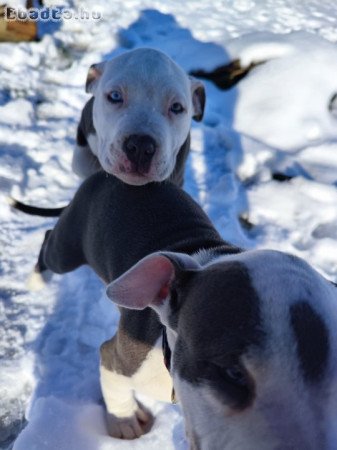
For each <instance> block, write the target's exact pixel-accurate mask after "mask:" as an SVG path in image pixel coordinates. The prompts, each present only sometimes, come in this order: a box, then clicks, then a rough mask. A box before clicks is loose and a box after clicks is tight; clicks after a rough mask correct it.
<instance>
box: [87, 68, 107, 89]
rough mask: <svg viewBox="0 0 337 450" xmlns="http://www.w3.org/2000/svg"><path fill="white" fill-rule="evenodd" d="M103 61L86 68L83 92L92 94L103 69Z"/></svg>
mask: <svg viewBox="0 0 337 450" xmlns="http://www.w3.org/2000/svg"><path fill="white" fill-rule="evenodd" d="M105 64H106V63H105V62H101V63H97V64H92V65H91V66H90V68H89V70H88V75H87V80H86V82H85V92H87V93H90V94H93V93H94V91H95V89H96V86H97V83H98V81H99V79H100V78H101V76H102V73H103V71H104V67H105Z"/></svg>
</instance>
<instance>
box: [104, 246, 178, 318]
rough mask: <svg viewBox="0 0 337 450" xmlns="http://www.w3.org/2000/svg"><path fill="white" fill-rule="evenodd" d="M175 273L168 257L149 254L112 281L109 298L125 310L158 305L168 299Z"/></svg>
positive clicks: (108, 291) (109, 287)
mask: <svg viewBox="0 0 337 450" xmlns="http://www.w3.org/2000/svg"><path fill="white" fill-rule="evenodd" d="M174 273H175V271H174V267H173V264H172V262H171V261H170V260H169V259H168V258H167V257H165V256H163V255H161V254H153V255H149V256H147V257H146V258H144V259H142V260H141V261H139V262H138V263H137V264H136V265H134V266H133V267H131V269H129V270H128V271H127V272H125V273H124V274H123V275H121V276H120V277H119V278H117V279H116V280H115V281H113V282H112V283H111V284H110V285H109V286H108V287H107V296H108V297H109V298H110V299H111V300H112V301H113V302H115V303H117V305H119V306H123V307H125V308H131V309H144V308H146V307H147V306H151V305H158V304H160V303H162V301H163V300H164V299H165V298H166V297H167V296H168V294H169V290H170V284H171V281H172V279H173V278H174Z"/></svg>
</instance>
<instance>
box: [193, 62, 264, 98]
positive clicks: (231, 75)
mask: <svg viewBox="0 0 337 450" xmlns="http://www.w3.org/2000/svg"><path fill="white" fill-rule="evenodd" d="M263 63H264V61H259V62H258V63H256V62H253V63H251V64H249V66H246V67H243V66H241V62H240V60H239V59H235V60H234V61H232V62H230V63H229V64H225V65H223V66H219V67H217V68H216V69H214V70H212V71H211V72H206V71H204V70H193V71H191V72H190V75H193V76H194V77H197V78H202V79H204V80H210V81H212V82H213V83H214V84H215V85H216V86H217V87H218V88H219V89H222V90H224V91H225V90H227V89H230V88H232V87H233V86H235V85H236V84H237V83H238V82H239V81H240V80H242V78H244V77H245V76H246V75H247V74H248V73H249V72H250V71H251V70H252V69H254V67H256V66H258V65H260V64H263Z"/></svg>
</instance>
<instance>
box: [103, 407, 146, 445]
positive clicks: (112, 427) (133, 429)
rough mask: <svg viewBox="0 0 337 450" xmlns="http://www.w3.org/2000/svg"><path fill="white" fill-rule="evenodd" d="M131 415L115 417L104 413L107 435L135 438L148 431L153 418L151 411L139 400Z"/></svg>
mask: <svg viewBox="0 0 337 450" xmlns="http://www.w3.org/2000/svg"><path fill="white" fill-rule="evenodd" d="M137 405H138V408H137V410H136V411H135V413H134V414H133V415H132V416H129V417H117V416H115V415H114V414H110V413H109V412H107V413H106V417H107V427H108V432H109V435H110V436H112V437H115V438H118V439H136V438H139V437H140V436H142V435H143V434H146V433H148V432H149V431H150V430H151V428H152V425H153V422H154V418H153V415H152V414H151V412H150V411H149V410H148V409H147V408H145V406H144V405H142V404H141V403H140V402H137Z"/></svg>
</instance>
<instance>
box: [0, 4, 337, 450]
mask: <svg viewBox="0 0 337 450" xmlns="http://www.w3.org/2000/svg"><path fill="white" fill-rule="evenodd" d="M46 3H48V4H52V2H50V1H49V2H46ZM60 3H61V2H57V4H60ZM63 4H64V6H66V7H69V6H70V7H74V8H75V9H76V8H79V7H81V8H83V9H87V10H89V11H91V10H96V11H99V12H100V13H101V15H102V19H101V20H99V21H97V20H84V21H78V20H77V21H76V20H65V21H64V22H63V23H60V24H56V26H54V27H53V33H52V34H45V35H43V37H42V40H41V41H40V42H35V43H20V44H3V43H2V44H0V68H1V69H0V221H1V229H0V358H1V363H0V399H1V401H0V448H2V449H8V448H12V447H13V445H14V449H15V450H33V449H36V450H54V449H55V450H61V449H62V450H63V449H64V450H78V449H81V450H105V449H124V448H125V449H126V448H135V449H139V450H141V449H158V448H163V449H165V450H166V449H167V450H169V449H175V450H177V449H178V450H184V449H186V448H187V447H186V442H185V439H184V431H183V423H182V419H181V415H180V412H179V407H177V406H172V405H167V404H160V403H149V404H150V405H151V406H152V408H153V410H154V412H155V413H156V417H157V420H156V423H155V425H154V428H153V429H152V431H151V432H150V433H149V434H148V435H146V436H143V437H142V438H141V439H139V440H137V441H132V442H120V441H116V440H114V439H112V438H110V437H108V436H107V435H106V431H105V428H104V418H103V408H102V404H101V396H100V391H99V380H98V348H99V346H100V344H101V343H102V342H103V341H104V340H106V339H107V338H109V337H111V336H112V335H113V333H114V330H115V329H116V324H117V321H118V314H117V312H116V310H115V308H114V307H113V305H112V304H111V302H109V301H108V300H107V299H106V297H105V294H104V288H103V286H102V285H101V283H100V281H99V280H98V279H97V277H96V276H95V275H94V274H93V273H92V272H91V271H90V269H88V268H87V267H82V268H80V269H79V270H77V271H75V272H74V273H71V274H68V275H65V276H63V277H59V276H55V277H54V278H53V280H52V282H51V283H50V284H49V285H48V287H47V288H45V289H44V290H42V291H40V292H38V293H36V292H34V293H32V292H29V291H28V290H27V287H26V285H27V279H28V277H29V275H30V273H31V271H32V267H33V265H34V263H35V260H36V256H37V253H38V250H39V246H40V243H41V240H42V238H43V234H44V231H45V230H46V229H47V228H50V227H51V226H52V225H53V220H51V219H42V218H38V217H29V216H26V215H24V214H22V213H19V212H17V211H13V210H11V208H10V207H9V205H8V204H7V197H8V195H9V194H11V195H13V196H15V197H17V198H20V199H23V200H25V201H28V202H31V203H34V204H39V205H45V206H58V205H63V204H65V203H67V202H68V201H69V200H70V199H71V197H72V195H73V193H74V191H75V189H76V187H77V186H78V184H79V180H78V179H77V178H76V176H75V175H73V174H72V173H71V169H70V161H71V153H72V149H73V146H74V137H75V132H76V124H77V121H78V118H79V115H80V111H81V107H82V106H83V105H84V103H85V101H86V99H87V98H88V97H87V95H86V94H85V93H84V88H83V86H84V82H85V77H86V72H87V69H88V67H89V65H90V64H92V63H94V62H98V61H100V60H101V59H103V58H107V57H109V56H112V55H113V54H115V53H118V52H120V51H122V50H125V49H129V48H133V47H136V46H151V47H155V48H159V49H161V50H163V51H165V52H167V53H168V54H169V55H170V56H172V57H173V58H174V59H175V60H176V61H177V62H178V63H180V64H181V65H182V66H183V67H184V68H185V69H186V70H192V69H204V70H210V69H212V68H214V67H216V66H217V65H221V64H224V63H226V62H228V61H230V60H232V59H235V58H240V59H241V61H242V62H243V64H249V63H250V62H251V61H255V62H260V61H267V62H265V63H264V64H261V65H259V66H258V67H256V69H254V70H253V71H252V72H251V73H250V74H249V75H248V77H247V78H245V79H244V80H242V81H241V82H240V83H239V84H238V85H237V86H236V87H235V88H233V89H231V90H230V91H219V90H218V89H217V88H216V87H215V86H214V85H213V84H212V83H210V82H206V83H205V84H206V88H207V110H206V115H205V119H204V121H203V123H202V124H198V125H196V124H195V125H194V127H193V130H192V152H191V155H190V159H189V162H188V169H187V177H186V185H185V188H186V190H187V191H188V192H190V193H191V194H192V195H193V196H194V198H196V199H197V200H198V201H199V202H200V203H201V204H202V206H203V207H204V208H205V210H206V211H207V212H208V213H209V215H210V216H211V218H212V220H213V221H214V223H215V225H216V227H217V228H218V229H219V231H220V232H221V234H222V235H223V237H224V238H225V239H227V240H229V241H231V242H233V243H236V244H239V245H242V246H245V247H249V248H250V247H269V248H277V249H282V250H285V251H290V252H292V253H295V254H297V255H300V256H302V257H303V258H305V259H306V260H307V261H309V262H310V263H311V264H312V265H314V266H315V267H316V268H317V269H318V270H319V271H321V272H322V273H324V274H325V276H327V277H328V278H330V279H332V280H334V281H337V229H336V221H337V191H336V186H337V100H336V102H334V101H333V99H334V95H335V94H336V93H337V77H336V73H337V70H336V69H337V62H336V61H337V46H336V44H335V42H336V41H337V26H336V25H337V23H336V22H337V3H336V2H335V1H334V0H326V1H324V2H322V0H306V1H301V0H217V1H214V0H208V1H199V0H186V1H185V2H182V1H179V0H166V1H165V2H163V1H161V0H160V1H159V0H158V1H150V0H128V1H124V0H114V1H113V2H109V1H107V0H100V1H97V2H96V3H95V5H93V4H92V2H89V1H77V2H76V1H74V2H72V1H70V0H69V2H63ZM335 103H336V104H335ZM329 106H330V110H329ZM274 173H282V174H285V175H288V176H290V177H293V178H291V179H290V180H289V181H285V182H280V181H277V180H276V179H274V178H273V174H274ZM239 215H241V216H243V217H245V218H246V219H248V220H249V222H250V224H251V225H250V227H249V228H247V227H246V228H242V227H241V225H240V222H239V220H238V216H239ZM25 418H26V419H27V420H28V424H27V423H26V419H25ZM24 426H25V428H24V429H23V431H22V432H21V434H19V436H18V437H17V438H16V436H17V435H18V433H19V431H20V429H22V428H23V427H24ZM15 438H16V439H15ZM13 442H14V443H13Z"/></svg>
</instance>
